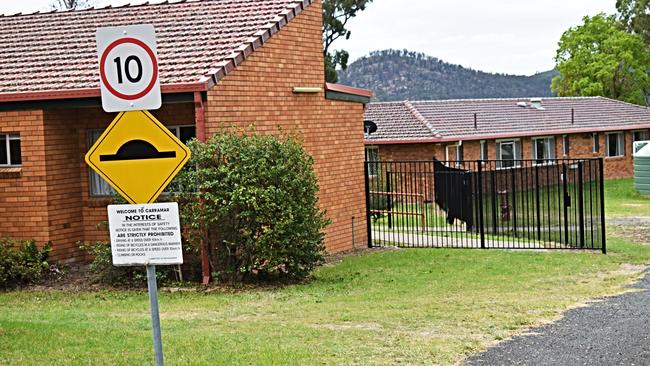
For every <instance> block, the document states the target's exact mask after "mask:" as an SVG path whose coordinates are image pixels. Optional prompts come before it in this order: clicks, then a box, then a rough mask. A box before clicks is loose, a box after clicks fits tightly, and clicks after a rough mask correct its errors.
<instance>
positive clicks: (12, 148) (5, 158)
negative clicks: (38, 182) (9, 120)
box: [0, 134, 23, 167]
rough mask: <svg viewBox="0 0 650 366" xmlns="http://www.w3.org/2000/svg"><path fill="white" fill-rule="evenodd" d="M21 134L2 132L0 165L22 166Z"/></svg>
mask: <svg viewBox="0 0 650 366" xmlns="http://www.w3.org/2000/svg"><path fill="white" fill-rule="evenodd" d="M22 163H23V160H22V156H21V155H20V135H18V134H0V167H8V166H20V165H21V164H22Z"/></svg>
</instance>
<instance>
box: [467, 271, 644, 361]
mask: <svg viewBox="0 0 650 366" xmlns="http://www.w3.org/2000/svg"><path fill="white" fill-rule="evenodd" d="M633 287H635V288H639V289H641V291H640V292H629V293H626V294H623V295H619V296H616V297H612V298H608V299H606V300H604V301H602V302H598V303H595V304H592V305H590V306H588V307H583V308H577V309H573V310H569V311H567V312H566V313H565V316H564V318H563V319H562V320H560V321H558V322H556V323H553V324H549V325H545V326H542V327H539V328H535V329H533V331H532V332H533V334H531V335H524V336H518V337H515V338H513V339H511V340H507V341H504V342H502V343H499V344H498V345H496V346H494V347H492V348H490V349H488V350H487V351H486V352H484V353H481V354H478V355H476V356H473V357H471V358H469V359H468V360H466V361H465V364H466V365H491V366H492V365H536V366H537V365H590V366H596V365H603V366H604V365H607V366H610V365H650V271H646V274H645V276H644V278H643V279H642V280H641V281H639V282H638V283H636V284H635V285H634V286H633Z"/></svg>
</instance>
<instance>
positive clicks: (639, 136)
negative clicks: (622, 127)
mask: <svg viewBox="0 0 650 366" xmlns="http://www.w3.org/2000/svg"><path fill="white" fill-rule="evenodd" d="M633 136H634V142H636V141H646V140H648V131H646V130H644V131H634V133H633Z"/></svg>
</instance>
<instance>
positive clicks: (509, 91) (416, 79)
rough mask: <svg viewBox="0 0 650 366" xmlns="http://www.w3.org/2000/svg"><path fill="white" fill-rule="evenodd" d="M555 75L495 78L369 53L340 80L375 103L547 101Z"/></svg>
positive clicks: (423, 58) (408, 54)
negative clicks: (364, 92) (368, 91)
mask: <svg viewBox="0 0 650 366" xmlns="http://www.w3.org/2000/svg"><path fill="white" fill-rule="evenodd" d="M555 75H557V71H555V70H549V71H545V72H541V73H537V74H535V75H532V76H520V75H507V74H493V73H488V72H483V71H477V70H473V69H469V68H465V67H463V66H460V65H454V64H450V63H447V62H444V61H442V60H440V59H437V58H435V57H431V56H427V55H425V54H423V53H418V52H412V51H407V50H402V51H400V50H384V51H375V52H372V53H370V55H369V56H366V57H363V58H360V59H358V60H356V61H355V62H353V63H352V64H350V65H349V67H348V68H347V70H345V71H339V82H340V83H342V84H346V85H350V86H355V87H359V88H366V89H371V90H372V91H373V92H374V95H375V96H374V100H375V101H395V100H406V99H408V100H432V99H466V98H520V97H550V96H552V95H553V94H552V93H551V79H552V78H553V77H554V76H555Z"/></svg>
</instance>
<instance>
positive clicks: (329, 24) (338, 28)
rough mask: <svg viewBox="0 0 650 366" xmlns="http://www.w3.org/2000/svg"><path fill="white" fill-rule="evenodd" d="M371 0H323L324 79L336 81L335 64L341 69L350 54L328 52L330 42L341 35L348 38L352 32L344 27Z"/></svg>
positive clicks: (346, 62) (331, 81)
mask: <svg viewBox="0 0 650 366" xmlns="http://www.w3.org/2000/svg"><path fill="white" fill-rule="evenodd" d="M371 2H372V0H323V46H324V47H323V56H325V80H326V81H327V82H330V83H335V82H336V81H338V76H337V74H336V68H337V66H340V67H341V68H342V69H343V70H345V69H347V67H348V59H349V57H350V54H349V53H348V52H347V51H345V50H337V51H335V52H334V53H331V52H330V47H331V46H332V43H334V41H336V40H337V39H339V38H341V37H345V39H349V38H350V35H351V34H352V33H351V32H350V31H349V30H347V29H346V28H345V26H346V25H347V23H348V21H349V20H350V19H351V18H354V17H355V16H356V15H357V12H360V11H363V10H365V9H366V5H368V4H369V3H371Z"/></svg>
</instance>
